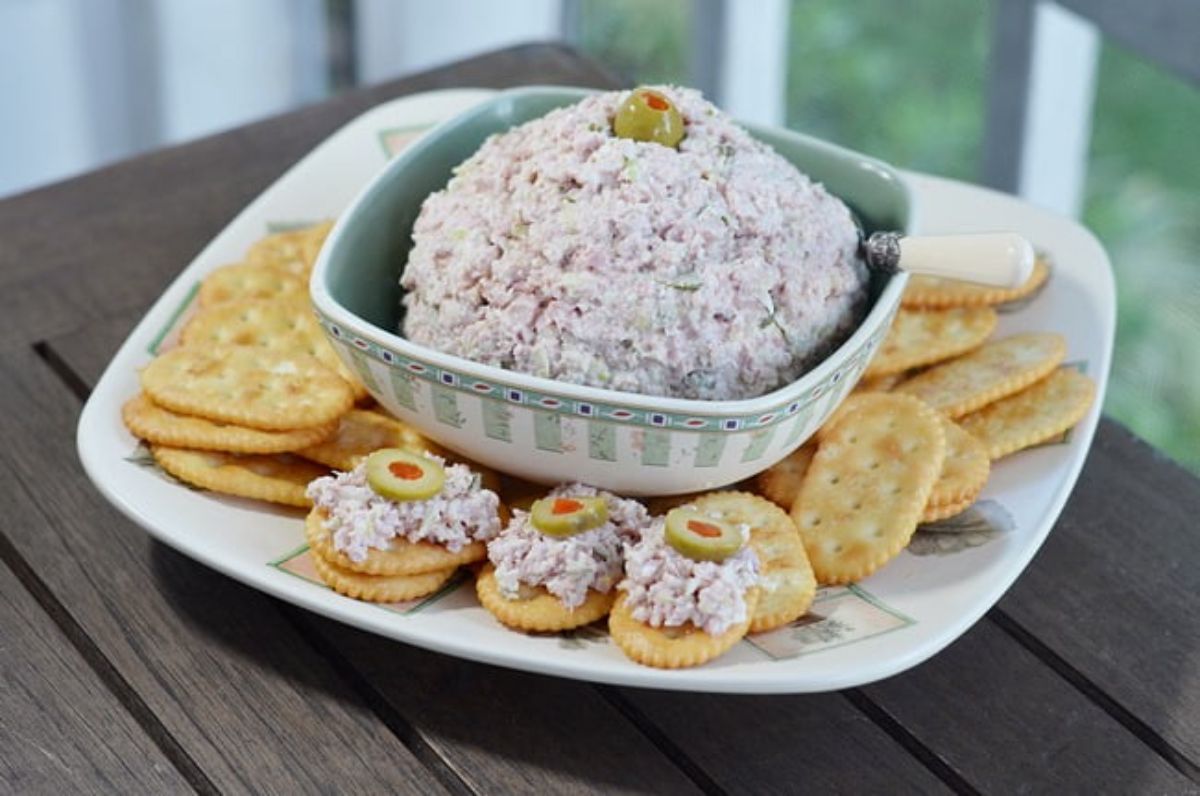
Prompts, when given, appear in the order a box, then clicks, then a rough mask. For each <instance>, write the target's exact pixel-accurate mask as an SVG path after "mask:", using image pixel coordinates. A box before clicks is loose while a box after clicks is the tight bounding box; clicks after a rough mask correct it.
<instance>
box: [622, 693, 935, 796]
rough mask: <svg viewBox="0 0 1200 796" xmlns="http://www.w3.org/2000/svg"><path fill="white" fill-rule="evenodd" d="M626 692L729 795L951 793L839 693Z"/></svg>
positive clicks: (627, 696) (625, 694)
mask: <svg viewBox="0 0 1200 796" xmlns="http://www.w3.org/2000/svg"><path fill="white" fill-rule="evenodd" d="M620 695H621V698H623V699H625V700H627V701H628V702H629V703H630V704H631V705H633V706H634V707H635V708H636V709H637V710H638V711H639V712H640V713H642V714H643V715H644V716H645V717H646V719H647V720H648V721H650V722H652V723H653V724H654V725H655V726H656V727H658V728H660V729H661V730H662V731H663V732H664V733H665V734H666V736H667V737H668V738H670V739H671V741H672V742H673V743H674V744H675V745H676V746H678V747H679V748H680V749H683V750H685V751H686V753H687V754H689V755H691V756H692V757H693V758H694V759H695V760H696V761H697V762H698V763H699V765H700V766H701V767H702V768H703V769H704V771H705V773H706V774H707V775H708V776H709V778H710V779H712V781H713V782H715V783H716V784H717V785H718V786H719V787H721V788H723V789H725V790H727V791H729V792H730V793H746V794H759V793H889V794H902V793H920V794H925V793H948V792H951V791H950V790H949V789H948V788H947V787H946V786H945V785H944V784H943V783H942V782H941V781H940V780H939V779H938V778H937V777H935V776H934V775H933V774H932V773H930V771H929V770H928V769H926V768H925V767H923V766H922V765H921V763H919V762H917V760H916V759H915V758H914V757H912V756H911V755H910V754H909V753H908V752H907V751H905V750H904V749H903V748H902V747H901V746H900V745H899V744H898V743H897V742H896V741H894V740H892V739H891V738H890V737H888V735H887V734H886V733H884V732H883V730H881V729H880V728H879V727H878V726H877V725H876V724H874V723H873V722H872V721H871V720H870V719H869V718H867V717H866V716H864V715H863V714H862V713H861V712H859V711H858V710H857V709H855V708H854V707H853V706H852V705H851V704H850V703H849V702H848V701H846V700H845V698H843V697H842V696H840V695H838V694H812V695H802V696H787V697H775V696H726V695H719V694H678V693H673V692H668V691H638V690H635V689H622V690H621V691H620Z"/></svg>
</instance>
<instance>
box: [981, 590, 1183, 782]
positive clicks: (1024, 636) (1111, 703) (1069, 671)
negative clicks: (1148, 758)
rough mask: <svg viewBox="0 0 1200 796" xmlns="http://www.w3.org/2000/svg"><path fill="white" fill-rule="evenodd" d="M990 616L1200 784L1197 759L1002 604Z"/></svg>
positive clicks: (1005, 630)
mask: <svg viewBox="0 0 1200 796" xmlns="http://www.w3.org/2000/svg"><path fill="white" fill-rule="evenodd" d="M987 618H988V619H990V620H991V621H992V623H993V624H995V625H996V626H997V627H998V628H1000V629H1001V630H1002V631H1004V632H1005V633H1006V634H1008V635H1009V636H1010V637H1011V638H1012V639H1013V640H1014V641H1016V642H1017V643H1018V644H1020V645H1021V646H1022V647H1024V648H1025V649H1027V650H1029V652H1030V653H1032V654H1033V655H1034V656H1036V657H1037V659H1038V660H1040V661H1041V662H1042V663H1044V664H1046V665H1047V666H1049V667H1050V668H1051V669H1052V670H1054V673H1055V674H1057V675H1058V676H1059V677H1061V678H1063V679H1064V680H1066V681H1067V682H1068V683H1070V684H1071V686H1072V687H1073V688H1074V689H1075V690H1076V691H1078V692H1079V693H1080V694H1082V695H1083V696H1084V697H1086V698H1087V699H1089V700H1091V702H1092V703H1094V704H1095V705H1096V706H1097V707H1098V708H1100V709H1101V710H1103V711H1104V712H1105V713H1107V714H1108V715H1110V716H1112V717H1113V719H1114V720H1116V721H1117V722H1118V723H1119V724H1120V725H1121V726H1122V727H1124V728H1125V729H1126V730H1128V731H1129V732H1130V733H1131V734H1132V735H1133V736H1134V737H1135V738H1137V739H1138V740H1139V741H1141V742H1142V743H1144V744H1145V745H1146V746H1148V747H1149V748H1150V749H1151V750H1152V751H1153V752H1154V753H1155V754H1157V755H1158V756H1159V757H1161V758H1162V759H1163V760H1164V761H1165V762H1166V763H1167V764H1168V765H1169V766H1171V767H1172V768H1174V769H1175V770H1176V771H1178V772H1179V773H1180V774H1182V775H1183V776H1185V777H1187V778H1188V779H1190V780H1191V781H1192V782H1195V783H1197V784H1200V765H1197V763H1196V762H1195V761H1194V760H1192V759H1191V758H1189V757H1188V756H1187V755H1186V754H1184V753H1183V752H1182V751H1180V750H1179V749H1176V748H1175V747H1174V746H1172V745H1171V743H1170V741H1168V740H1167V739H1166V738H1164V737H1163V736H1161V735H1159V734H1158V733H1157V732H1155V730H1154V729H1153V728H1152V727H1151V726H1150V725H1149V724H1147V723H1146V722H1144V721H1142V720H1141V719H1139V718H1138V717H1137V716H1136V715H1134V714H1133V713H1132V712H1131V711H1130V710H1129V709H1128V708H1126V707H1125V706H1124V705H1122V704H1121V703H1120V702H1118V701H1117V700H1115V699H1113V698H1112V697H1111V696H1109V695H1108V694H1106V693H1105V692H1104V690H1103V689H1101V688H1100V686H1098V685H1096V683H1094V682H1092V680H1091V679H1090V678H1088V676H1087V675H1085V674H1084V673H1083V672H1081V671H1079V670H1078V669H1076V668H1075V667H1074V666H1072V665H1071V664H1070V663H1068V662H1067V661H1066V659H1064V658H1063V657H1062V656H1061V655H1059V654H1058V653H1057V652H1055V651H1054V650H1052V649H1051V648H1050V647H1049V646H1047V645H1046V644H1044V643H1042V641H1041V640H1040V639H1039V638H1038V637H1037V636H1035V635H1034V634H1033V633H1031V632H1029V631H1028V630H1026V629H1025V628H1024V627H1023V626H1022V625H1021V623H1020V622H1018V621H1017V620H1015V619H1013V618H1012V617H1011V616H1009V615H1008V613H1007V612H1006V611H1004V610H1003V609H1000V608H993V609H992V610H991V611H989V612H988V614H987Z"/></svg>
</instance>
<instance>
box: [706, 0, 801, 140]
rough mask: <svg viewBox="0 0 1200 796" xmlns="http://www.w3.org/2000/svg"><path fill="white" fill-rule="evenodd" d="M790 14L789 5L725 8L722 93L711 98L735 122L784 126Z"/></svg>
mask: <svg viewBox="0 0 1200 796" xmlns="http://www.w3.org/2000/svg"><path fill="white" fill-rule="evenodd" d="M790 9H791V3H789V2H787V0H757V2H750V1H749V0H728V2H726V3H725V30H724V34H723V35H724V48H723V58H722V59H721V79H720V92H719V96H717V97H710V99H713V100H715V101H716V102H717V103H718V104H719V105H721V107H722V108H723V109H724V110H726V111H728V112H729V113H730V114H731V115H733V116H735V117H737V118H738V119H742V120H745V121H749V122H758V123H760V124H783V120H784V104H785V102H786V99H787V39H788V13H789V10H790Z"/></svg>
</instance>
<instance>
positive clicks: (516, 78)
mask: <svg viewBox="0 0 1200 796" xmlns="http://www.w3.org/2000/svg"><path fill="white" fill-rule="evenodd" d="M523 83H570V84H579V85H608V84H611V77H610V76H609V75H608V74H607V73H605V72H604V71H602V70H600V69H599V68H597V67H595V66H592V65H591V64H589V63H588V62H587V61H585V60H583V59H580V58H579V57H578V56H575V55H573V54H571V53H570V52H569V51H568V50H566V49H564V48H561V47H557V46H553V45H531V46H526V47H516V48H512V49H509V50H504V51H501V52H498V53H493V54H491V55H486V56H481V57H479V58H474V59H471V60H468V61H463V62H461V63H458V64H455V65H452V66H449V67H445V68H442V69H437V70H433V71H431V72H426V73H423V74H420V75H415V76H413V77H409V78H405V79H402V80H398V81H393V82H389V83H385V84H382V85H379V86H375V87H371V88H365V89H360V90H356V91H351V92H347V93H345V94H341V95H338V96H336V97H334V98H332V99H330V100H328V101H326V102H323V103H320V104H319V105H314V106H310V107H308V108H304V109H301V110H299V111H295V112H292V113H288V114H285V115H282V116H278V117H275V118H272V119H268V120H266V121H263V122H260V123H258V124H253V125H250V126H247V127H241V128H238V129H236V130H233V131H230V132H227V133H223V134H221V135H217V136H213V137H210V138H204V139H201V140H199V141H196V142H193V143H189V144H185V145H182V146H177V147H172V148H168V149H163V150H159V151H157V152H154V153H152V154H149V155H145V156H142V157H139V158H136V159H134V160H130V161H126V162H124V163H119V164H117V165H115V166H111V167H109V168H105V169H101V170H99V171H95V172H91V173H89V174H86V175H83V176H81V177H78V178H76V179H72V180H69V181H67V182H64V183H59V184H57V185H53V186H50V187H47V188H43V189H39V190H36V191H32V192H30V193H27V194H24V195H21V196H17V197H14V198H11V199H8V200H6V201H3V202H0V339H4V340H6V341H10V342H11V341H13V340H24V341H30V342H31V341H33V340H39V339H43V338H45V337H50V336H53V335H56V334H61V333H63V332H66V331H68V330H70V329H72V328H76V327H77V326H78V325H79V324H80V323H81V322H82V321H88V320H96V319H99V318H102V317H104V316H105V315H107V314H109V313H112V312H115V311H119V310H122V309H129V308H145V307H147V306H149V304H150V303H151V301H152V300H153V299H154V298H155V297H157V296H158V295H159V294H160V293H162V291H163V288H164V287H165V286H166V285H167V283H168V282H169V281H170V279H171V278H172V277H173V276H174V275H175V274H176V273H178V272H179V271H180V270H181V269H182V268H183V266H185V265H186V264H187V263H188V261H189V260H191V258H192V257H194V256H195V255H196V253H197V252H199V251H200V249H201V248H202V247H203V246H204V245H205V244H206V243H207V242H208V241H209V240H210V239H211V238H212V237H213V236H214V235H215V234H216V233H217V232H218V231H220V229H221V227H223V226H224V225H225V224H226V223H228V221H229V219H230V218H231V217H232V216H233V215H235V214H236V213H237V212H238V211H239V210H240V209H241V208H242V207H244V206H245V205H246V204H247V203H249V201H250V200H251V199H253V198H254V197H255V196H256V195H257V194H258V193H260V192H261V191H262V190H263V189H264V188H265V187H266V186H267V185H268V184H270V182H271V181H272V180H274V179H275V178H277V177H278V176H279V175H280V174H281V173H282V172H283V171H285V170H286V169H287V168H288V167H289V166H290V165H291V164H292V163H294V162H295V161H296V160H298V159H299V158H300V157H301V156H303V155H304V154H305V153H307V152H308V151H309V150H310V149H312V148H313V147H314V146H315V145H316V144H317V143H319V142H320V141H321V140H322V139H324V138H325V137H326V136H328V135H329V134H330V133H332V132H333V131H335V130H336V129H337V128H338V127H340V126H341V125H342V124H344V123H345V122H347V121H349V120H350V119H351V118H353V117H354V116H356V115H357V114H359V113H361V112H362V111H365V110H367V109H368V108H370V107H372V106H374V105H376V104H378V103H380V102H382V101H384V100H388V99H393V98H395V97H398V96H401V95H403V94H409V93H413V92H417V91H426V90H430V89H436V88H446V87H455V86H480V87H504V86H512V85H519V84H523Z"/></svg>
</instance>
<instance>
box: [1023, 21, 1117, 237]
mask: <svg viewBox="0 0 1200 796" xmlns="http://www.w3.org/2000/svg"><path fill="white" fill-rule="evenodd" d="M1099 50H1100V37H1099V34H1098V33H1097V31H1096V27H1095V25H1093V24H1091V23H1090V22H1088V21H1087V20H1085V19H1083V18H1081V17H1079V16H1078V15H1076V14H1074V13H1072V12H1070V11H1067V10H1065V9H1063V8H1061V7H1059V6H1057V5H1054V4H1052V3H1048V2H1039V3H1038V6H1037V10H1036V12H1035V16H1034V23H1033V52H1032V64H1031V66H1030V74H1029V96H1028V99H1027V105H1026V113H1025V130H1024V147H1023V150H1022V156H1021V171H1020V180H1019V182H1018V186H1019V187H1018V193H1019V194H1020V195H1021V196H1022V197H1023V198H1025V199H1028V200H1029V201H1031V202H1033V203H1035V204H1038V205H1041V206H1042V207H1046V208H1049V209H1051V210H1055V211H1057V212H1060V213H1064V214H1066V215H1070V216H1077V215H1078V214H1079V211H1080V209H1081V207H1082V205H1083V189H1084V180H1085V178H1086V176H1087V156H1088V145H1089V142H1090V140H1091V131H1092V101H1093V99H1094V98H1095V89H1096V65H1097V59H1098V56H1099Z"/></svg>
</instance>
